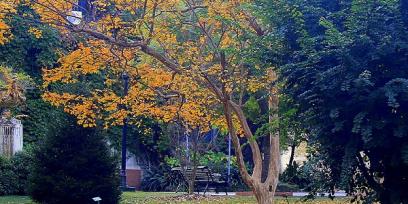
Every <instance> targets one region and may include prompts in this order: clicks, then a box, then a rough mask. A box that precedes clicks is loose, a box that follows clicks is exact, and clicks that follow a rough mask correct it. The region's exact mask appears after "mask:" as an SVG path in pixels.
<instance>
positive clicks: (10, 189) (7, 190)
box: [0, 151, 32, 195]
mask: <svg viewBox="0 0 408 204" xmlns="http://www.w3.org/2000/svg"><path fill="white" fill-rule="evenodd" d="M31 159H32V157H31V154H30V152H28V151H22V152H19V153H17V154H16V155H14V156H13V157H11V158H5V157H0V195H26V194H27V179H28V175H29V173H30V165H31Z"/></svg>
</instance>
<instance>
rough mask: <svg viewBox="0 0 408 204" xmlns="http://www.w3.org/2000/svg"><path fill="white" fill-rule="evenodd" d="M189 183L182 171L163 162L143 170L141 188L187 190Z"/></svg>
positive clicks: (147, 189) (146, 189) (149, 189)
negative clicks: (173, 169) (172, 168)
mask: <svg viewBox="0 0 408 204" xmlns="http://www.w3.org/2000/svg"><path fill="white" fill-rule="evenodd" d="M186 188H187V183H186V182H185V180H184V178H183V175H182V174H181V173H180V172H176V171H171V167H169V166H167V165H165V164H162V165H159V166H153V167H152V168H150V169H147V170H146V171H144V172H143V179H142V185H141V189H142V190H143V191H185V190H186Z"/></svg>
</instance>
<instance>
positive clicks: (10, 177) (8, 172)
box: [0, 157, 17, 195]
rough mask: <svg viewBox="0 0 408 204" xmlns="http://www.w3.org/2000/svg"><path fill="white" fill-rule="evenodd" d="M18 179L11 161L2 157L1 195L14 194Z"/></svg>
mask: <svg viewBox="0 0 408 204" xmlns="http://www.w3.org/2000/svg"><path fill="white" fill-rule="evenodd" d="M16 182H17V177H16V174H15V173H14V172H13V168H12V164H11V161H10V159H8V158H4V157H0V195H10V194H14V192H15V191H16V184H15V183H16Z"/></svg>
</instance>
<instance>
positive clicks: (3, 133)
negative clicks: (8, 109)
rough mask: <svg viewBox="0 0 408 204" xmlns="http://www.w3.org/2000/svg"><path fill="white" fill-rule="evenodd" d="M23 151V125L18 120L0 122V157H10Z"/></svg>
mask: <svg viewBox="0 0 408 204" xmlns="http://www.w3.org/2000/svg"><path fill="white" fill-rule="evenodd" d="M22 149H23V125H22V124H21V121H20V120H16V119H11V120H5V119H2V120H0V155H4V156H6V157H10V156H12V155H14V154H15V153H16V152H18V151H21V150H22Z"/></svg>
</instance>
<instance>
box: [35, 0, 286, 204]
mask: <svg viewBox="0 0 408 204" xmlns="http://www.w3.org/2000/svg"><path fill="white" fill-rule="evenodd" d="M31 3H32V6H33V8H35V10H36V11H37V12H38V13H39V14H40V16H41V20H42V21H43V22H44V23H48V24H50V25H52V26H55V27H56V28H57V29H59V30H60V31H61V33H62V34H63V35H65V36H67V39H71V40H72V39H77V40H78V41H79V42H80V43H78V46H77V48H76V49H74V50H72V52H70V53H67V54H63V55H62V56H61V59H60V61H59V64H60V65H61V66H59V67H57V68H55V69H46V70H45V71H44V80H45V84H44V86H45V87H47V89H48V90H51V91H49V92H46V93H45V94H44V98H45V99H46V100H48V101H50V102H51V103H53V104H54V105H61V106H63V107H64V108H65V110H66V111H67V112H69V113H71V114H73V115H75V116H76V117H77V118H78V122H79V123H80V124H83V125H84V126H95V125H96V121H98V120H99V119H103V120H104V121H105V125H112V124H120V123H121V121H123V119H124V118H125V117H133V116H137V115H148V116H151V117H155V118H159V119H161V120H163V121H171V120H174V119H175V118H177V117H181V118H182V119H183V120H184V121H186V123H188V125H191V126H192V127H195V126H201V127H205V126H208V123H211V124H213V125H218V126H225V127H226V129H227V130H228V132H229V134H230V135H231V138H232V141H233V145H234V149H235V155H236V157H237V162H238V166H239V171H240V173H241V176H242V178H243V180H244V182H245V183H246V184H247V185H248V186H249V187H250V188H251V189H252V190H253V192H254V194H255V196H256V198H257V200H258V202H259V203H273V196H274V192H275V190H276V186H277V183H278V175H279V167H280V163H279V155H280V152H279V135H278V133H277V132H271V133H270V134H269V135H268V137H270V139H269V142H270V144H269V145H270V148H269V150H268V151H269V152H264V153H267V154H269V155H270V157H269V158H267V157H265V158H267V159H266V161H264V160H263V159H264V158H263V156H262V151H261V148H260V146H259V144H258V143H259V141H258V140H257V138H256V137H255V136H254V133H253V131H252V130H251V129H250V126H249V124H248V119H247V117H246V115H245V114H244V110H243V105H244V104H245V102H246V101H245V99H246V98H248V97H246V96H248V94H249V93H251V92H257V91H258V92H259V91H260V90H263V92H264V93H267V94H266V96H268V97H269V107H270V109H272V110H273V109H276V108H277V106H278V100H277V89H276V88H274V87H272V84H273V82H274V80H275V79H276V75H275V73H274V72H273V69H272V68H268V67H263V65H262V64H261V63H257V62H256V61H255V60H251V57H250V55H251V44H250V43H251V39H254V38H258V37H262V36H263V35H264V31H263V29H262V28H261V26H260V25H259V24H258V22H257V20H256V19H255V18H254V17H253V15H252V13H251V7H252V0H81V1H79V2H78V1H75V0H32V1H31ZM123 73H126V75H128V76H129V77H130V84H131V86H130V90H129V94H128V95H127V96H122V95H120V94H119V92H118V82H120V77H121V76H122V75H123ZM90 79H92V80H96V79H99V80H101V81H103V84H104V85H103V86H100V87H87V86H86V81H87V80H90ZM78 81H82V82H83V83H82V84H85V85H83V87H81V88H80V90H82V89H83V90H88V91H84V92H83V93H81V92H79V93H72V92H70V91H69V90H67V91H65V92H52V86H53V85H54V84H58V83H76V82H78ZM121 107H126V108H121ZM219 110H222V111H219ZM271 112H274V111H271ZM221 117H222V118H223V119H222V120H221V119H220V118H221ZM275 117H277V116H276V115H270V120H273V119H274V118H275ZM135 123H136V122H135ZM240 136H242V137H244V138H246V139H247V142H248V144H249V146H250V148H251V152H252V160H253V162H254V166H253V169H252V173H251V174H250V173H249V171H248V169H247V167H246V166H245V161H244V156H243V152H242V147H241V144H240V140H239V137H240ZM263 169H267V171H266V172H267V175H264V176H263V175H262V170H263Z"/></svg>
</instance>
